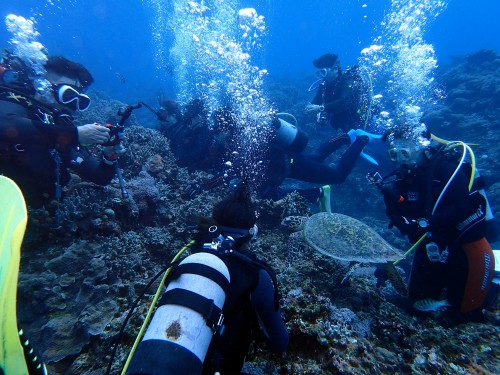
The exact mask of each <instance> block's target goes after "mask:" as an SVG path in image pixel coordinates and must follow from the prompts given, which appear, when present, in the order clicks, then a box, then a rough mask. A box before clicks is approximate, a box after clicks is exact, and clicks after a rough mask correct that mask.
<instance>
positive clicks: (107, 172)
mask: <svg viewBox="0 0 500 375" xmlns="http://www.w3.org/2000/svg"><path fill="white" fill-rule="evenodd" d="M78 156H79V155H78V153H77V152H76V151H75V150H72V151H71V152H70V161H69V163H68V164H69V166H70V168H71V169H72V170H74V171H75V172H76V173H78V175H80V176H81V177H83V178H84V179H85V180H87V181H91V182H93V183H95V184H97V185H101V186H106V185H108V184H109V183H110V182H111V180H112V179H113V178H114V177H115V174H116V167H115V165H114V164H107V163H105V162H104V161H102V160H101V161H98V160H97V159H96V158H93V157H87V158H86V159H84V160H83V161H81V162H77V160H81V158H78Z"/></svg>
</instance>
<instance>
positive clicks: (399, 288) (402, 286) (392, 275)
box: [384, 262, 408, 297]
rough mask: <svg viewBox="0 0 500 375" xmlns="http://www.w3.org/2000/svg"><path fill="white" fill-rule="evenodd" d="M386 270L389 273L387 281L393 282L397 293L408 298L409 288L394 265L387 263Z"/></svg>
mask: <svg viewBox="0 0 500 375" xmlns="http://www.w3.org/2000/svg"><path fill="white" fill-rule="evenodd" d="M384 268H385V270H386V271H387V279H388V280H389V281H390V282H391V284H392V286H393V287H394V289H396V292H398V293H399V294H401V295H402V296H405V297H406V296H408V287H407V286H406V283H405V281H404V280H403V276H401V273H400V272H399V271H398V269H397V268H396V266H395V265H394V263H393V262H387V263H386V264H385V267H384Z"/></svg>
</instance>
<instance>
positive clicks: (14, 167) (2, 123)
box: [0, 87, 115, 207]
mask: <svg viewBox="0 0 500 375" xmlns="http://www.w3.org/2000/svg"><path fill="white" fill-rule="evenodd" d="M68 168H71V169H73V170H74V171H75V172H77V173H78V174H79V175H80V176H82V177H83V178H84V179H86V180H89V181H92V182H94V183H96V184H99V185H106V184H108V183H109V182H110V181H111V180H112V179H113V177H114V175H115V167H114V166H113V165H108V164H106V163H104V162H102V161H101V162H99V161H98V160H96V159H95V158H93V157H88V154H87V153H85V152H83V150H80V149H79V148H78V131H77V128H76V126H74V125H73V123H72V118H71V116H69V115H67V114H64V113H59V112H57V111H55V110H52V109H50V108H47V107H46V106H44V105H42V104H41V103H39V102H37V101H35V100H33V99H31V98H29V97H28V96H25V95H23V94H22V93H19V92H16V91H13V90H10V89H8V88H1V87H0V174H3V175H5V176H7V177H10V178H11V179H13V180H14V181H15V182H16V183H17V184H18V185H19V187H20V188H21V190H22V192H23V194H24V196H25V198H26V200H27V202H28V203H29V204H30V205H31V206H34V207H36V206H39V205H41V204H44V203H47V202H49V201H50V200H51V199H53V198H54V197H55V196H56V190H57V189H59V188H60V187H61V186H64V185H65V184H66V183H67V182H68V181H69V179H70V174H69V171H68ZM58 170H59V172H58ZM58 180H59V184H57V181H58ZM57 185H58V186H57Z"/></svg>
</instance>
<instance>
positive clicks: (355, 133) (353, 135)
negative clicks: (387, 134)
mask: <svg viewBox="0 0 500 375" xmlns="http://www.w3.org/2000/svg"><path fill="white" fill-rule="evenodd" d="M347 134H348V135H349V138H350V139H351V143H354V141H355V140H356V138H357V137H361V136H363V135H364V136H367V137H368V141H369V142H374V141H375V140H376V139H381V138H382V135H380V134H372V133H368V132H366V131H364V130H362V129H351V130H349V131H348V132H347Z"/></svg>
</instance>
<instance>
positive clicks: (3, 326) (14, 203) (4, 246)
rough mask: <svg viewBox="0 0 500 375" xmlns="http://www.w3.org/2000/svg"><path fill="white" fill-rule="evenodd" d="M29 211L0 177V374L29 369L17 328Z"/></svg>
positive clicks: (18, 193) (12, 186)
mask: <svg viewBox="0 0 500 375" xmlns="http://www.w3.org/2000/svg"><path fill="white" fill-rule="evenodd" d="M27 221H28V213H27V211H26V204H25V202H24V197H23V195H22V193H21V190H20V189H19V188H18V186H17V185H16V184H15V183H14V182H13V181H12V180H10V179H9V178H7V177H5V176H0V373H1V374H5V375H11V374H12V375H13V374H15V375H25V374H28V368H27V366H26V361H25V357H24V353H23V347H22V345H21V341H20V339H19V334H18V330H17V313H16V301H17V279H18V273H19V263H20V260H21V243H22V241H23V237H24V232H25V230H26V223H27Z"/></svg>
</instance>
